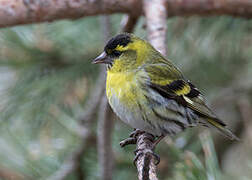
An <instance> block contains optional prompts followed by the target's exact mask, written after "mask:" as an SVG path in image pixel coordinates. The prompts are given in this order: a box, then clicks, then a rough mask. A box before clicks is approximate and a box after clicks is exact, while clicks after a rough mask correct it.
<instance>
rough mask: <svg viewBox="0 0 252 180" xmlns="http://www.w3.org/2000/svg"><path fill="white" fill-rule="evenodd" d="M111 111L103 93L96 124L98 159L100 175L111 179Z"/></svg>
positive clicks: (106, 179)
mask: <svg viewBox="0 0 252 180" xmlns="http://www.w3.org/2000/svg"><path fill="white" fill-rule="evenodd" d="M112 113H113V112H112V109H111V108H110V106H109V104H108V101H107V97H106V96H105V94H104V96H103V98H102V102H101V104H100V109H99V116H98V125H97V126H98V127H97V142H98V146H97V150H98V160H99V165H100V177H101V179H103V180H111V179H112V175H113V164H114V163H113V162H114V158H113V150H112V142H111V136H112V132H113V125H114V122H113V119H112Z"/></svg>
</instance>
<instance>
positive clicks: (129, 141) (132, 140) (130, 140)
mask: <svg viewBox="0 0 252 180" xmlns="http://www.w3.org/2000/svg"><path fill="white" fill-rule="evenodd" d="M129 144H136V138H132V137H130V138H127V139H124V140H122V141H121V142H120V146H121V147H124V146H127V145H129Z"/></svg>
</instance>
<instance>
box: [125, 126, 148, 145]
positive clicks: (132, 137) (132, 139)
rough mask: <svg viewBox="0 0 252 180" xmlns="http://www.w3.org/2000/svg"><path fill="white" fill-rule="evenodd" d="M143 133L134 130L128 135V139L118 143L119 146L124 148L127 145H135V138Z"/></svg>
mask: <svg viewBox="0 0 252 180" xmlns="http://www.w3.org/2000/svg"><path fill="white" fill-rule="evenodd" d="M143 133H144V131H141V130H140V129H135V130H134V131H133V132H131V133H130V135H129V136H130V137H129V138H127V139H124V140H123V141H121V142H120V146H121V147H125V146H127V145H129V144H136V142H137V137H138V136H139V135H141V134H143Z"/></svg>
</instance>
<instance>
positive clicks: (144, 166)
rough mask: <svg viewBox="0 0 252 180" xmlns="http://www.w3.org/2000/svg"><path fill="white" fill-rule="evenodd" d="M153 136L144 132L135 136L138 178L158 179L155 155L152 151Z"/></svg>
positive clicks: (144, 179) (143, 179) (140, 179)
mask: <svg viewBox="0 0 252 180" xmlns="http://www.w3.org/2000/svg"><path fill="white" fill-rule="evenodd" d="M154 140H155V137H154V136H153V135H151V134H148V133H144V134H141V135H140V136H138V137H137V151H136V158H137V160H136V166H137V171H138V179H139V180H158V178H157V172H156V169H157V165H156V162H155V161H157V157H156V156H157V155H155V154H154V152H153V143H154Z"/></svg>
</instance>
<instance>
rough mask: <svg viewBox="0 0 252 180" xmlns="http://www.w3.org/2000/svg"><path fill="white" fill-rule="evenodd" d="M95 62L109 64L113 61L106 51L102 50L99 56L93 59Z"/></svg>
mask: <svg viewBox="0 0 252 180" xmlns="http://www.w3.org/2000/svg"><path fill="white" fill-rule="evenodd" d="M92 63H93V64H102V63H103V64H109V63H111V58H110V57H108V56H107V54H106V52H102V53H101V54H100V55H99V56H98V57H96V58H95V59H94V60H93V61H92Z"/></svg>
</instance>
